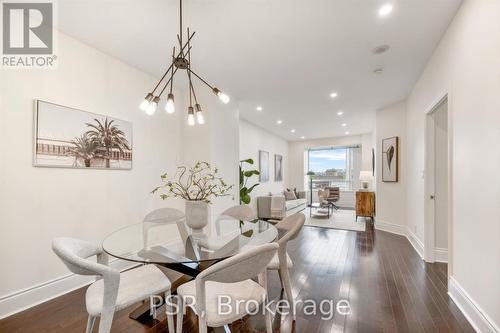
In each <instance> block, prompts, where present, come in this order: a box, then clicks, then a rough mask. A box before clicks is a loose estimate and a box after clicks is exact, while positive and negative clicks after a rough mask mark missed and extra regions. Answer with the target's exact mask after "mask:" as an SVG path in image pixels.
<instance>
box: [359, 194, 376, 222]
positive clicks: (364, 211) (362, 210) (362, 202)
mask: <svg viewBox="0 0 500 333" xmlns="http://www.w3.org/2000/svg"><path fill="white" fill-rule="evenodd" d="M359 216H362V217H369V218H371V220H372V221H373V218H374V216H375V192H370V191H357V192H356V221H357V220H358V217H359Z"/></svg>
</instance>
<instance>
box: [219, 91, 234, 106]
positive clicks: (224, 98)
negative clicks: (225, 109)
mask: <svg viewBox="0 0 500 333" xmlns="http://www.w3.org/2000/svg"><path fill="white" fill-rule="evenodd" d="M217 96H219V99H220V100H221V102H222V103H224V104H227V103H229V101H230V100H231V99H230V98H229V96H228V95H226V94H224V93H223V92H221V93H219V94H218V95H217Z"/></svg>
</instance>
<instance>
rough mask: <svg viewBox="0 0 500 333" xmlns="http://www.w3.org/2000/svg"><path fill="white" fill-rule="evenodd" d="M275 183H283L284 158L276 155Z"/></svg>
mask: <svg viewBox="0 0 500 333" xmlns="http://www.w3.org/2000/svg"><path fill="white" fill-rule="evenodd" d="M274 181H276V182H282V181H283V156H281V155H278V154H275V155H274Z"/></svg>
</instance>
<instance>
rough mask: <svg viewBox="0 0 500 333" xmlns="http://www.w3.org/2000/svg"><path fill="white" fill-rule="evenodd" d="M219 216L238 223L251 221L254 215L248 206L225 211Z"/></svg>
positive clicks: (239, 206)
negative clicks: (229, 218) (232, 219)
mask: <svg viewBox="0 0 500 333" xmlns="http://www.w3.org/2000/svg"><path fill="white" fill-rule="evenodd" d="M221 216H229V217H232V218H234V219H235V220H239V221H251V220H253V219H254V216H255V214H254V212H253V209H252V208H251V207H250V206H248V205H238V206H234V207H230V208H228V209H226V210H225V211H224V212H222V214H221Z"/></svg>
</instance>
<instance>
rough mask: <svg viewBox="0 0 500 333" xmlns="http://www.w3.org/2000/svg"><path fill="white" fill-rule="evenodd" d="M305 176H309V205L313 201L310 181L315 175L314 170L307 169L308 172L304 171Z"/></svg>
mask: <svg viewBox="0 0 500 333" xmlns="http://www.w3.org/2000/svg"><path fill="white" fill-rule="evenodd" d="M306 175H307V176H309V193H310V194H309V195H310V198H311V201H309V207H310V206H311V205H312V203H313V181H312V177H313V176H314V175H315V173H314V171H309V172H308V173H306Z"/></svg>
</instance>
